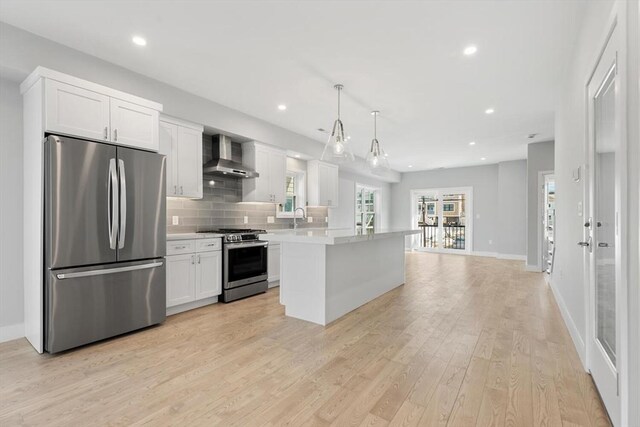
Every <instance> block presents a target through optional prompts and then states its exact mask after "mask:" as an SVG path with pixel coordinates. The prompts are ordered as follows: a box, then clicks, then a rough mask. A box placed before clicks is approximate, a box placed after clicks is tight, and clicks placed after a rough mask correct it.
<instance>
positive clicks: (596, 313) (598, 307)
mask: <svg viewBox="0 0 640 427" xmlns="http://www.w3.org/2000/svg"><path fill="white" fill-rule="evenodd" d="M617 33H618V30H615V31H614V32H613V33H612V35H611V38H610V39H609V42H608V45H607V47H606V49H605V51H604V53H603V55H602V57H601V58H600V60H599V63H598V66H597V68H596V70H595V73H594V74H593V76H592V78H591V80H590V82H589V86H588V92H587V93H588V103H589V105H588V108H589V116H588V117H589V138H588V153H589V160H588V163H589V167H588V168H587V169H588V171H589V181H588V189H589V211H590V215H589V216H590V218H589V221H588V222H587V223H586V224H585V226H586V227H588V229H587V235H588V241H587V242H585V243H584V244H583V243H581V244H583V246H584V245H585V244H588V243H590V246H586V247H585V250H587V251H588V252H589V256H588V260H589V261H588V263H589V276H590V277H589V281H590V286H589V288H590V292H589V294H590V301H591V304H590V331H591V332H590V334H589V340H588V351H589V353H588V360H589V369H590V371H591V375H592V376H593V380H594V382H595V384H596V386H597V387H598V391H599V392H600V395H601V396H602V400H603V402H604V404H605V407H606V408H607V411H608V412H609V416H610V418H611V420H612V422H613V424H614V425H620V416H621V408H620V395H619V392H620V388H619V383H618V379H619V378H618V373H619V367H620V354H621V353H620V348H621V334H620V326H621V324H622V317H623V314H624V304H625V303H626V301H625V300H624V299H623V298H622V295H621V290H622V289H623V286H622V285H623V283H622V280H623V278H622V271H623V270H622V259H621V248H623V247H624V244H625V242H624V241H623V238H622V236H624V233H625V231H624V222H623V221H622V219H623V218H621V212H623V210H622V199H621V194H622V191H621V183H622V182H623V178H624V177H623V176H622V172H623V168H622V165H623V162H624V161H625V159H624V155H622V151H621V150H622V140H621V133H620V126H621V120H620V117H621V111H622V110H621V108H620V106H621V101H622V100H621V95H620V94H621V93H622V92H621V89H620V78H619V75H618V72H619V70H618V64H617V55H618V52H617V46H618V42H617V40H618V37H617Z"/></svg>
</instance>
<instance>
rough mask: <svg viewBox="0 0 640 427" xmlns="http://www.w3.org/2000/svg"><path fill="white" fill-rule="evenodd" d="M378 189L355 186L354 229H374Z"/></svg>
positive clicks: (376, 218)
mask: <svg viewBox="0 0 640 427" xmlns="http://www.w3.org/2000/svg"><path fill="white" fill-rule="evenodd" d="M377 194H378V190H377V189H375V188H369V187H364V186H360V185H358V186H356V212H355V213H356V218H355V219H356V221H355V223H356V230H372V231H373V230H375V229H376V228H377V220H378V219H379V218H378V217H377V210H378V209H377V203H378V200H377V199H378V196H377Z"/></svg>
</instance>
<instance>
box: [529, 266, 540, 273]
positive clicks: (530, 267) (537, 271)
mask: <svg viewBox="0 0 640 427" xmlns="http://www.w3.org/2000/svg"><path fill="white" fill-rule="evenodd" d="M526 270H527V271H535V272H536V273H541V272H542V268H540V266H539V265H531V264H527V266H526Z"/></svg>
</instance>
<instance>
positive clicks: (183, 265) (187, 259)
mask: <svg viewBox="0 0 640 427" xmlns="http://www.w3.org/2000/svg"><path fill="white" fill-rule="evenodd" d="M195 259H196V256H195V255H193V254H185V255H171V256H168V257H167V258H166V260H167V307H173V306H174V305H180V304H184V303H187V302H191V301H193V300H195V292H196V265H195Z"/></svg>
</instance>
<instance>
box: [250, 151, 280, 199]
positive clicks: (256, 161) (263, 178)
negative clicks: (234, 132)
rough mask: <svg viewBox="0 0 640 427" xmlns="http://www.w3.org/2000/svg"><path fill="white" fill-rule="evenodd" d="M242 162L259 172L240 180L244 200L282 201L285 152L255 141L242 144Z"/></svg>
mask: <svg viewBox="0 0 640 427" xmlns="http://www.w3.org/2000/svg"><path fill="white" fill-rule="evenodd" d="M242 163H244V164H245V165H247V166H248V167H250V168H253V169H255V170H256V172H258V174H260V176H259V177H258V178H248V179H243V180H242V200H243V201H245V202H267V203H284V202H285V186H286V177H287V153H286V152H285V151H282V150H279V149H277V148H273V147H269V146H267V145H263V144H260V143H256V142H247V143H244V144H242Z"/></svg>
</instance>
